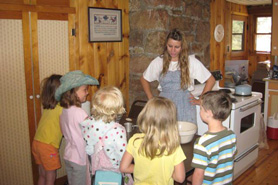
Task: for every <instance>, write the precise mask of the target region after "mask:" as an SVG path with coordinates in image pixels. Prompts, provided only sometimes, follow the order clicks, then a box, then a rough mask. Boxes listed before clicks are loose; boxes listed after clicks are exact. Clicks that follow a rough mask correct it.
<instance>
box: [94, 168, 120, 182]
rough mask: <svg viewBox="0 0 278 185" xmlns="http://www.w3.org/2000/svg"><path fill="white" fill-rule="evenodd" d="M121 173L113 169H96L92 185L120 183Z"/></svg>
mask: <svg viewBox="0 0 278 185" xmlns="http://www.w3.org/2000/svg"><path fill="white" fill-rule="evenodd" d="M121 184H122V174H121V173H117V172H113V171H99V170H98V171H96V174H95V181H94V185H121Z"/></svg>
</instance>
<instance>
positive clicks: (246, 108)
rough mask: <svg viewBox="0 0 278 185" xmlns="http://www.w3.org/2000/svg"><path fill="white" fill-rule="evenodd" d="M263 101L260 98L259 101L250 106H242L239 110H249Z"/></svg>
mask: <svg viewBox="0 0 278 185" xmlns="http://www.w3.org/2000/svg"><path fill="white" fill-rule="evenodd" d="M261 103H262V100H261V99H259V100H258V101H257V103H255V104H252V105H249V106H246V107H242V108H240V109H239V111H240V112H244V111H246V110H248V109H251V108H252V107H255V106H257V105H260V104H261Z"/></svg>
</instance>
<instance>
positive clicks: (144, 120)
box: [137, 97, 180, 159]
mask: <svg viewBox="0 0 278 185" xmlns="http://www.w3.org/2000/svg"><path fill="white" fill-rule="evenodd" d="M176 117H177V111H176V107H175V105H174V103H172V101H170V100H169V99H167V98H164V97H154V98H152V99H150V100H149V101H148V103H147V104H146V106H145V107H144V109H143V110H142V111H141V112H140V114H139V116H138V120H137V124H138V126H139V129H140V131H141V132H142V133H144V134H145V136H144V137H143V138H142V139H143V141H142V143H141V146H140V148H139V154H142V155H145V156H146V157H149V158H151V159H153V158H155V157H161V156H163V155H170V154H172V153H173V152H175V150H176V148H177V147H178V146H179V145H180V140H179V132H178V124H177V120H176Z"/></svg>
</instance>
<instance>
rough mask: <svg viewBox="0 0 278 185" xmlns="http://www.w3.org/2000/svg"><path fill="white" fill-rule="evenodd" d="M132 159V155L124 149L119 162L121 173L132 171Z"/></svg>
mask: <svg viewBox="0 0 278 185" xmlns="http://www.w3.org/2000/svg"><path fill="white" fill-rule="evenodd" d="M132 160H133V157H132V155H131V154H130V153H128V152H127V151H125V153H124V156H123V158H122V161H121V164H120V171H121V172H122V173H133V170H134V164H132Z"/></svg>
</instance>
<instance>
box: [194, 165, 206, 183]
mask: <svg viewBox="0 0 278 185" xmlns="http://www.w3.org/2000/svg"><path fill="white" fill-rule="evenodd" d="M204 174H205V170H203V169H201V168H195V170H194V173H193V177H192V184H193V185H199V184H202V183H203V179H204Z"/></svg>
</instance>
